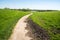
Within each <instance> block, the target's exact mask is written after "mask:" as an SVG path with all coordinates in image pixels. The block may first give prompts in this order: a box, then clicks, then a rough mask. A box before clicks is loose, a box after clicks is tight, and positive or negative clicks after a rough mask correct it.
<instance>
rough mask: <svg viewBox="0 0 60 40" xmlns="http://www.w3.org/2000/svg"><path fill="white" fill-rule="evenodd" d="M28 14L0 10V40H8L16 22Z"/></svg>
mask: <svg viewBox="0 0 60 40" xmlns="http://www.w3.org/2000/svg"><path fill="white" fill-rule="evenodd" d="M28 13H29V12H23V11H17V10H9V9H0V40H8V38H9V37H10V35H11V33H12V29H13V28H14V26H15V24H16V22H17V21H18V20H19V19H20V18H21V17H22V16H24V15H26V14H28Z"/></svg>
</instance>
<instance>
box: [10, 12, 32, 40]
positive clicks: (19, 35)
mask: <svg viewBox="0 0 60 40" xmlns="http://www.w3.org/2000/svg"><path fill="white" fill-rule="evenodd" d="M30 15H32V13H31V14H28V15H26V16H23V17H22V18H20V20H19V21H18V22H17V24H16V26H15V28H14V30H13V33H12V35H11V37H10V38H9V40H31V39H32V37H30V36H27V35H28V34H29V33H28V34H27V32H28V31H29V30H26V28H27V22H25V21H26V19H27V18H28V17H29V16H30ZM27 29H28V28H27ZM31 35H32V34H31Z"/></svg>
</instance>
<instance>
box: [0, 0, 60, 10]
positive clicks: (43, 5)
mask: <svg viewBox="0 0 60 40" xmlns="http://www.w3.org/2000/svg"><path fill="white" fill-rule="evenodd" d="M5 7H8V8H17V9H18V8H30V9H42V10H43V9H44V10H47V9H52V10H60V0H0V8H5Z"/></svg>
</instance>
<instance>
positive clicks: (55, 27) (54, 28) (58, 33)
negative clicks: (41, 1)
mask: <svg viewBox="0 0 60 40" xmlns="http://www.w3.org/2000/svg"><path fill="white" fill-rule="evenodd" d="M30 18H31V19H32V20H33V22H35V23H37V24H38V25H40V26H41V27H42V28H44V29H45V30H47V31H48V33H49V35H50V40H60V12H58V11H56V12H35V13H34V14H33V15H32V16H31V17H30Z"/></svg>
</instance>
